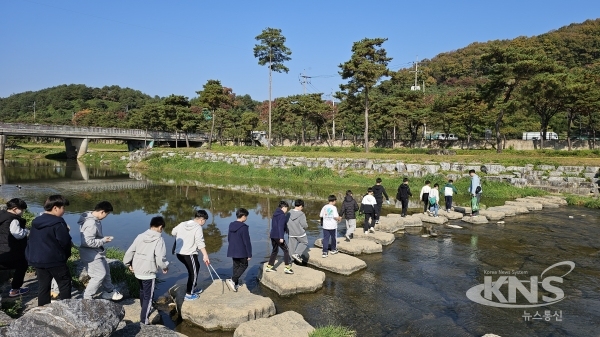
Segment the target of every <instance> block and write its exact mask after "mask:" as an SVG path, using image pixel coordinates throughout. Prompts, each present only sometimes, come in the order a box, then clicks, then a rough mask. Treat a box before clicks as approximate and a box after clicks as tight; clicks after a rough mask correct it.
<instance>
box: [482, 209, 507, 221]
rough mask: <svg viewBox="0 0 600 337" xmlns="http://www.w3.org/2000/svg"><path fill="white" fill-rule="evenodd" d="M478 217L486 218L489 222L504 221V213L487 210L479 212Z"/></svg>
mask: <svg viewBox="0 0 600 337" xmlns="http://www.w3.org/2000/svg"><path fill="white" fill-rule="evenodd" d="M479 215H481V216H484V217H486V218H487V219H488V220H490V221H498V220H502V219H504V212H499V211H490V210H487V209H482V210H480V211H479Z"/></svg>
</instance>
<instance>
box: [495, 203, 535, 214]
mask: <svg viewBox="0 0 600 337" xmlns="http://www.w3.org/2000/svg"><path fill="white" fill-rule="evenodd" d="M496 207H501V208H510V209H512V210H513V211H514V213H515V214H516V215H519V214H527V213H529V210H528V209H527V207H525V206H523V205H504V206H496ZM493 208H495V207H493ZM491 210H493V209H491ZM504 214H505V215H506V214H507V212H504Z"/></svg>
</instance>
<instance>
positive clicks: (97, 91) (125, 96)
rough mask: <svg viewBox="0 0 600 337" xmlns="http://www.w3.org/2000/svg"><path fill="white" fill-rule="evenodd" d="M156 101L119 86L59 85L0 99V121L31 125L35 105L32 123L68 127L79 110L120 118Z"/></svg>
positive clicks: (157, 98)
mask: <svg viewBox="0 0 600 337" xmlns="http://www.w3.org/2000/svg"><path fill="white" fill-rule="evenodd" d="M158 100H160V98H159V97H154V98H153V97H150V96H149V95H146V94H144V93H142V92H141V91H139V90H134V89H130V88H121V87H119V86H118V85H112V86H104V87H102V88H92V87H88V86H86V85H84V84H69V85H59V86H56V87H52V88H46V89H42V90H39V91H26V92H23V93H19V94H14V95H11V96H9V97H6V98H0V119H1V120H2V121H3V122H26V123H32V122H33V118H34V103H35V122H37V123H44V124H71V121H72V118H73V115H74V114H75V113H77V112H79V111H82V110H86V109H92V110H100V111H106V112H112V113H115V114H116V115H117V116H119V113H121V112H122V113H126V112H127V111H128V110H131V109H136V108H140V107H142V106H144V105H145V104H146V103H149V102H152V101H158ZM111 115H112V116H114V114H111ZM115 122H118V121H115Z"/></svg>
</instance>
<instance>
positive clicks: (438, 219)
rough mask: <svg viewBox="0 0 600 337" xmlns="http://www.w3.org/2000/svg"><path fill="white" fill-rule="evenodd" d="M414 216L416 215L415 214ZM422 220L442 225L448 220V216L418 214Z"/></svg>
mask: <svg viewBox="0 0 600 337" xmlns="http://www.w3.org/2000/svg"><path fill="white" fill-rule="evenodd" d="M414 216H417V215H416V214H415V215H414ZM418 216H419V217H420V218H421V221H422V222H427V223H432V224H436V225H443V224H445V223H446V222H448V218H446V217H445V216H441V215H438V216H437V217H434V216H429V215H428V214H418Z"/></svg>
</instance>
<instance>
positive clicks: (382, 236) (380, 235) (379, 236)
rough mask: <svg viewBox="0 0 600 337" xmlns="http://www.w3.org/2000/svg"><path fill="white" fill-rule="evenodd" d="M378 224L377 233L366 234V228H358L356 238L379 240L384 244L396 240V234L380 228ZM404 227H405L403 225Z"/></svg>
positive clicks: (355, 232)
mask: <svg viewBox="0 0 600 337" xmlns="http://www.w3.org/2000/svg"><path fill="white" fill-rule="evenodd" d="M377 226H378V225H375V229H376V230H375V233H368V234H366V235H365V230H364V229H362V228H357V229H356V230H355V231H354V239H353V241H354V240H355V239H362V240H371V241H375V242H378V243H380V244H382V245H384V246H387V245H390V244H392V242H394V240H396V236H395V235H394V234H392V233H387V232H382V231H380V230H379V228H378V227H377ZM403 228H404V227H403Z"/></svg>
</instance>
